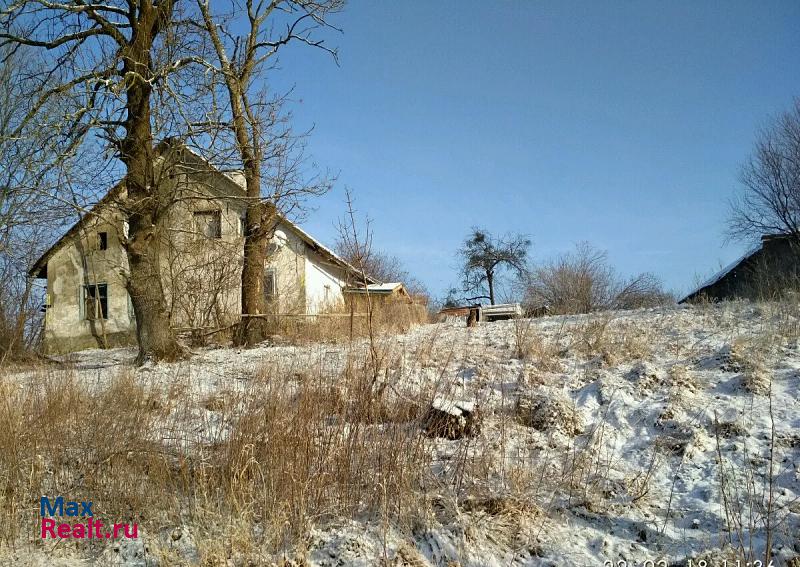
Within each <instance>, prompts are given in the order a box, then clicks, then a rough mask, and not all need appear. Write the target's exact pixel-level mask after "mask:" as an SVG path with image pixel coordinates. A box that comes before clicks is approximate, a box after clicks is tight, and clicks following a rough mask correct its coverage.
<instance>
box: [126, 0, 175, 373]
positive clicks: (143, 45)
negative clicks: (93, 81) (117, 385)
mask: <svg viewBox="0 0 800 567" xmlns="http://www.w3.org/2000/svg"><path fill="white" fill-rule="evenodd" d="M166 4H171V3H169V2H167V3H164V4H163V5H159V7H158V8H156V7H153V6H152V5H151V4H150V3H149V2H143V3H142V4H141V6H140V14H139V20H138V22H137V26H136V29H135V30H133V31H132V34H131V40H130V42H129V44H128V45H127V46H125V47H124V48H123V49H122V54H121V55H122V58H123V71H124V74H125V82H126V91H125V94H126V110H127V117H126V119H125V137H124V139H123V140H122V142H121V144H120V150H121V159H122V161H123V162H124V163H125V166H126V167H127V174H126V176H125V188H126V191H127V198H126V208H127V209H128V224H129V230H128V240H127V244H126V246H125V251H126V254H127V257H128V267H129V272H130V275H129V277H128V283H127V287H128V293H129V294H130V297H131V303H132V304H133V311H134V314H135V316H136V338H137V341H138V343H139V355H138V357H137V362H138V363H142V362H144V361H145V360H147V359H151V360H168V361H169V360H176V359H178V358H182V357H184V356H185V355H186V349H185V347H184V346H183V345H181V343H180V342H179V341H178V340H177V339H176V337H175V335H174V334H173V332H172V329H171V328H170V322H169V317H168V316H167V311H166V298H165V295H164V287H163V284H162V280H161V272H160V264H159V250H160V246H161V241H160V238H159V234H158V232H159V231H158V220H159V216H160V214H161V212H162V207H163V206H164V205H165V201H164V197H165V196H164V191H165V190H164V189H163V188H159V186H158V183H157V181H156V176H155V172H154V163H153V158H154V148H153V134H152V127H151V124H150V118H151V108H150V95H151V93H152V85H151V83H150V79H151V78H152V77H151V74H152V73H151V69H152V61H151V49H152V47H153V41H154V39H155V37H156V36H157V35H158V31H159V27H160V25H161V24H162V23H163V21H164V18H165V14H164V13H162V12H160V10H164V9H166V10H167V11H166V15H169V14H171V12H172V8H171V6H169V8H167V7H166V6H165V5H166Z"/></svg>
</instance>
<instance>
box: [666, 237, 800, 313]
mask: <svg viewBox="0 0 800 567" xmlns="http://www.w3.org/2000/svg"><path fill="white" fill-rule="evenodd" d="M790 236H791V235H789V234H768V235H764V236H762V237H761V242H759V243H758V244H757V245H756V246H753V247H752V248H750V249H749V250H747V252H745V253H744V254H742V255H741V256H740V257H739V258H737V259H736V260H734V261H733V262H731V263H730V264H728V265H727V266H725V267H724V268H722V269H721V270H719V271H718V272H716V273H715V274H714V275H712V276H711V277H709V278H708V279H706V280H705V281H704V282H703V283H701V284H700V285H699V286H697V287H696V288H694V289H693V290H692V291H690V292H689V293H687V294H686V296H685V297H683V299H681V300H680V301H678V303H684V302H685V301H687V300H689V299H691V298H693V297H695V296H696V295H699V294H700V293H702V292H703V291H705V290H706V289H707V288H709V287H711V286H712V285H714V284H716V283H718V282H719V281H720V280H722V279H723V278H724V277H725V276H727V275H728V274H729V273H731V272H732V271H733V270H735V269H736V268H738V267H739V266H741V265H742V264H744V263H745V262H747V261H748V260H749V259H750V258H752V257H753V256H755V255H756V254H757V253H758V252H760V251H761V249H762V248H763V247H764V242H767V241H769V240H778V239H782V238H789V237H790Z"/></svg>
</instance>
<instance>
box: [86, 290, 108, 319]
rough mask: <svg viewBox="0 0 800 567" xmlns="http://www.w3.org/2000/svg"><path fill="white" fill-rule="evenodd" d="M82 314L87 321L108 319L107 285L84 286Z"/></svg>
mask: <svg viewBox="0 0 800 567" xmlns="http://www.w3.org/2000/svg"><path fill="white" fill-rule="evenodd" d="M83 293H84V305H83V312H84V315H85V317H86V319H87V320H89V321H91V320H94V319H108V284H104V283H103V284H90V285H87V286H84V292H83Z"/></svg>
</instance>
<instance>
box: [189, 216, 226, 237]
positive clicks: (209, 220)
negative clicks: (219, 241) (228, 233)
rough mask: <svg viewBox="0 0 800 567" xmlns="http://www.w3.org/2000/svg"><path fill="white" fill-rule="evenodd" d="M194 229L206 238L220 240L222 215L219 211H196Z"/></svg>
mask: <svg viewBox="0 0 800 567" xmlns="http://www.w3.org/2000/svg"><path fill="white" fill-rule="evenodd" d="M194 229H195V232H197V233H198V234H202V235H203V236H205V237H206V238H222V215H221V214H220V212H219V211H196V212H195V213H194Z"/></svg>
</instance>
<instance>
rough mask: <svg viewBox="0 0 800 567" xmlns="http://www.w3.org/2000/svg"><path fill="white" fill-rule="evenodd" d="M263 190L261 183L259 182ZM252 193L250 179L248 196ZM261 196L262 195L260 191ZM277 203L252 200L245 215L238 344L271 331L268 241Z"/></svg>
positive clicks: (250, 342) (256, 338)
mask: <svg viewBox="0 0 800 567" xmlns="http://www.w3.org/2000/svg"><path fill="white" fill-rule="evenodd" d="M258 190H259V191H260V183H259V185H258ZM249 194H250V190H249V183H248V196H249ZM259 196H260V195H259ZM274 210H275V209H274V207H270V206H269V203H265V202H263V201H257V202H251V203H250V204H249V205H248V207H247V218H246V219H245V230H246V237H245V242H244V266H243V267H242V323H241V325H240V326H239V329H238V332H237V333H236V336H235V340H234V342H235V343H236V344H237V345H253V344H256V343H258V342H261V341H263V340H264V339H265V338H266V336H267V334H268V330H269V329H268V325H267V323H268V321H267V319H266V317H265V315H266V314H267V311H268V309H269V305H268V303H267V298H266V295H265V293H264V291H265V290H264V265H265V263H266V260H267V244H268V243H269V237H270V235H271V233H272V231H271V230H269V227H270V226H271V225H272V224H273V223H274V214H272V213H274Z"/></svg>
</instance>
